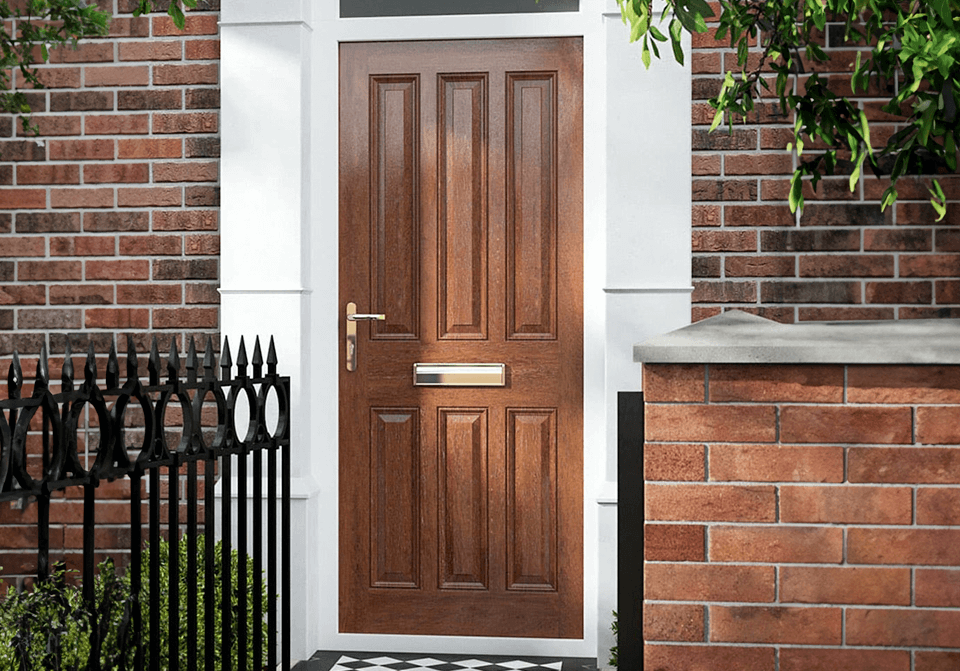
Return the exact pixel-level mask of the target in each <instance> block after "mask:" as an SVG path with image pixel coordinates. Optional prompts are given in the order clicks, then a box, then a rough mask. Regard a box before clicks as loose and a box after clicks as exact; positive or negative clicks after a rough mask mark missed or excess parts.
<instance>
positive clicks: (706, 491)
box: [644, 483, 777, 522]
mask: <svg viewBox="0 0 960 671" xmlns="http://www.w3.org/2000/svg"><path fill="white" fill-rule="evenodd" d="M776 507H777V502H776V492H775V490H774V488H773V487H770V486H742V485H716V484H691V485H660V484H654V483H649V484H647V486H646V490H645V501H644V509H645V515H644V519H647V520H651V521H653V520H673V521H698V522H699V521H721V522H734V521H740V522H773V521H775V520H776Z"/></svg>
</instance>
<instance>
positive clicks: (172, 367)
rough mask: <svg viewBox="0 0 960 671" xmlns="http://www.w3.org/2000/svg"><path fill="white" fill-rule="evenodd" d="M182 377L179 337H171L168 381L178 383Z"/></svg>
mask: <svg viewBox="0 0 960 671" xmlns="http://www.w3.org/2000/svg"><path fill="white" fill-rule="evenodd" d="M179 377H180V352H179V350H177V337H176V336H173V337H172V338H170V356H169V357H167V382H168V384H176V382H177V381H178V380H179Z"/></svg>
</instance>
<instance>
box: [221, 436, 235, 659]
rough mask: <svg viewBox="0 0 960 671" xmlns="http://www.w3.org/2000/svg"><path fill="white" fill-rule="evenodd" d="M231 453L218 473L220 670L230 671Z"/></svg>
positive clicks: (231, 603)
mask: <svg viewBox="0 0 960 671" xmlns="http://www.w3.org/2000/svg"><path fill="white" fill-rule="evenodd" d="M232 459H233V455H231V454H230V453H229V452H224V454H223V473H221V475H220V481H221V482H222V483H223V486H222V488H221V495H222V497H223V498H222V500H221V503H220V519H221V520H223V527H222V529H223V539H222V540H223V548H222V553H223V554H222V556H221V575H220V583H221V592H220V593H221V594H222V595H223V601H222V602H221V604H220V617H221V621H222V622H223V627H222V628H221V630H220V644H221V654H220V663H221V666H220V669H221V671H230V670H231V668H232V666H233V665H232V661H233V660H232V658H231V652H232V649H233V618H232V614H233V613H232V608H233V584H232V583H233V570H232V560H233V557H232V552H231V542H230V534H231V533H232V532H233V519H232V516H231V514H230V513H231V511H230V507H231V505H232V504H233V491H232V489H233V487H232V486H231V482H230V478H231V475H232V473H231V463H230V462H231V460H232Z"/></svg>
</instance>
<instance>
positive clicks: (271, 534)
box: [267, 445, 286, 671]
mask: <svg viewBox="0 0 960 671" xmlns="http://www.w3.org/2000/svg"><path fill="white" fill-rule="evenodd" d="M278 558H279V557H278V555H277V450H276V446H275V445H271V446H270V448H269V449H267V594H268V595H269V596H270V598H269V600H268V601H267V632H268V635H269V641H268V646H269V647H268V648H267V666H269V667H270V668H271V669H276V668H277V648H278V647H279V645H280V637H279V636H278V635H277V633H278V632H277V598H276V595H277V594H278V593H279V592H278V591H277V560H278ZM284 671H286V670H284Z"/></svg>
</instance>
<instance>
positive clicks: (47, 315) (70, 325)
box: [17, 308, 81, 329]
mask: <svg viewBox="0 0 960 671" xmlns="http://www.w3.org/2000/svg"><path fill="white" fill-rule="evenodd" d="M80 325H81V319H80V311H79V310H63V309H50V308H46V309H40V310H20V311H19V312H18V313H17V328H18V329H76V328H80Z"/></svg>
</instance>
